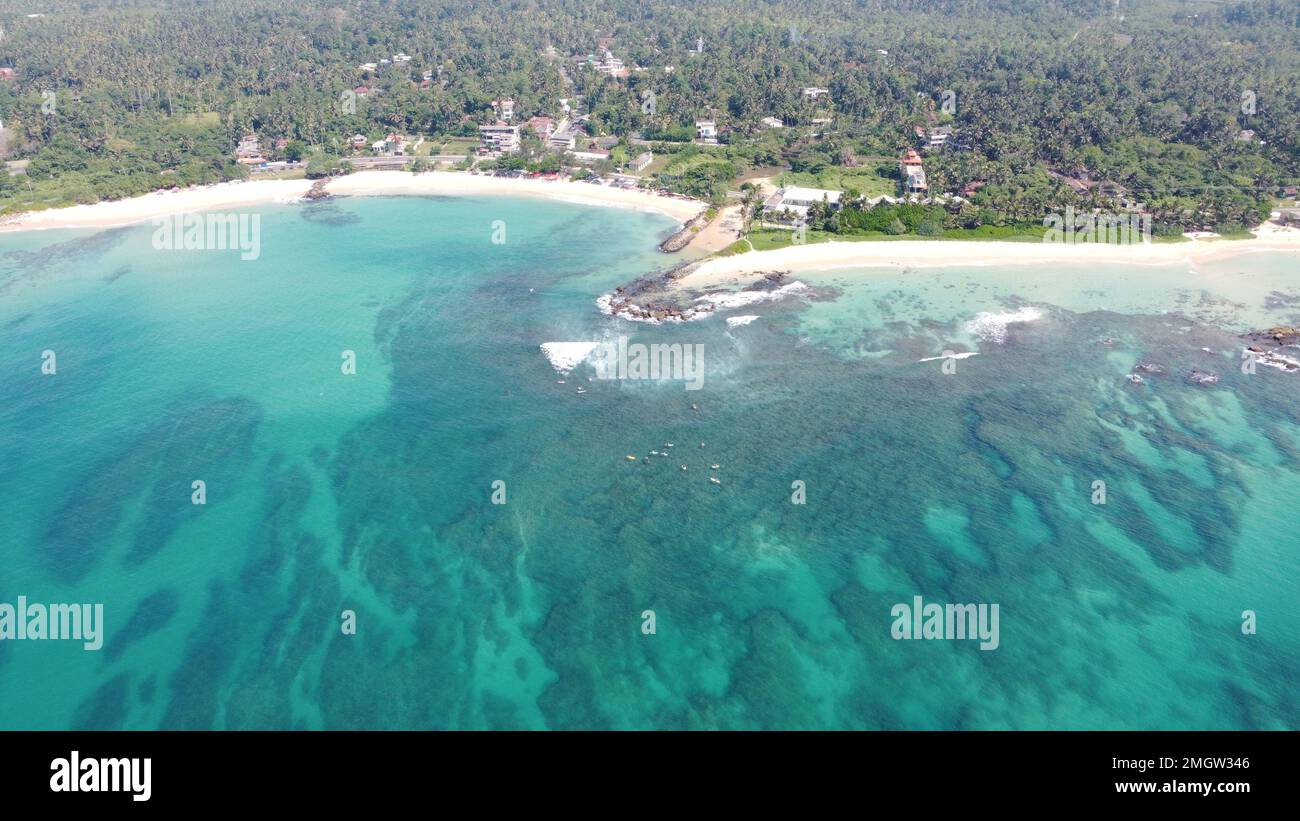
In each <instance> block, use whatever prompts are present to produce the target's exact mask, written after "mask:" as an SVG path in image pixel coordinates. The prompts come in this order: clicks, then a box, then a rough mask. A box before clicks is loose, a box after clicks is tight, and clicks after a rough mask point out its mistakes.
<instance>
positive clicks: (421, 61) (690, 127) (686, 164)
mask: <svg viewBox="0 0 1300 821" xmlns="http://www.w3.org/2000/svg"><path fill="white" fill-rule="evenodd" d="M591 46H592V47H591V48H590V49H589V50H586V51H582V52H574V53H570V54H568V55H564V54H562V53H561V52H560V51H559V50H557V49H556V48H554V47H553V46H548V47H546V48H545V49H544V51H543V52H542V54H541V57H542V58H543V59H544V60H545V62H546V63H547V64H548V65H549V66H550V67H551V68H552V69H553V70H554V71H555V72H557V74H558V76H559V77H560V79H561V84H560V87H561V88H564V89H568V91H566V92H564V93H565V95H566V96H555V97H551V96H549V95H547V96H532V95H528V96H527V99H525V98H523V97H520V98H516V97H515V96H512V95H510V94H504V93H500V90H498V92H497V93H495V95H494V96H492V97H491V98H490V99H488V98H487V97H486V95H485V96H484V97H483V98H480V99H481V102H474V103H467V104H465V110H464V112H463V113H461V114H459V117H458V119H457V120H456V122H454V123H453V127H452V128H450V129H443V130H441V131H440V132H438V133H434V132H428V133H419V132H415V131H409V130H404V129H400V128H391V127H390V128H384V129H376V128H375V120H374V119H373V118H372V117H371V116H369V113H368V112H369V111H370V110H371V109H372V108H380V109H382V108H383V107H384V106H385V105H386V100H387V99H388V98H389V97H392V96H394V95H398V94H402V95H405V94H412V95H415V96H414V98H413V99H415V100H417V101H418V100H420V99H422V97H421V95H433V94H434V93H435V92H437V91H438V90H441V89H445V88H447V87H449V85H450V84H451V82H452V80H453V78H454V77H455V73H456V68H455V66H454V65H453V64H451V63H450V62H448V61H445V60H439V59H438V58H437V56H436V55H430V54H409V53H407V52H406V51H403V50H400V49H399V50H394V51H392V52H391V53H387V54H372V55H370V56H369V57H368V58H366V59H363V60H362V61H360V62H358V63H356V64H355V67H354V69H353V79H352V80H351V81H350V87H349V88H346V89H344V90H343V91H342V93H341V94H340V97H339V100H338V105H339V107H340V109H341V110H342V111H343V112H344V113H346V114H348V115H349V117H350V119H353V120H355V121H356V123H357V125H365V126H368V127H366V128H359V129H358V130H355V131H347V132H337V131H333V132H330V131H326V132H322V133H321V134H320V135H319V137H318V138H316V139H312V140H299V139H292V138H291V137H290V136H288V135H286V134H285V133H283V130H282V129H276V128H275V127H274V126H272V125H270V124H269V123H268V124H258V123H250V125H252V126H253V127H252V128H250V129H248V130H241V131H240V132H238V134H239V136H238V138H237V142H236V143H235V144H234V146H233V147H232V149H231V153H230V160H231V161H232V163H233V165H234V167H236V168H238V169H241V170H240V171H239V175H241V176H244V177H246V178H249V179H292V178H295V177H307V178H310V179H320V178H323V177H331V176H337V175H339V174H346V173H350V172H354V171H403V172H408V173H417V174H419V173H429V172H446V171H455V172H462V173H467V174H470V175H491V176H497V177H510V178H525V177H526V178H530V179H539V180H543V181H554V180H561V179H563V180H572V181H579V182H583V183H586V184H590V185H593V186H606V187H611V188H617V189H624V190H643V191H647V192H649V193H652V194H655V195H658V196H662V197H670V198H676V199H693V200H698V201H700V202H701V204H702V205H705V206H707V207H708V215H707V216H708V218H707V219H705V220H702V221H700V222H699V223H697V224H693V225H692V226H690V229H689V231H688V235H686V236H683V237H678V238H675V239H674V240H673V241H672V242H671V243H668V245H669V247H667V248H665V250H678V249H679V248H680V247H685V245H687V244H692V245H694V246H695V247H697V248H701V249H703V250H705V251H708V252H720V251H724V250H725V251H729V252H731V253H743V252H745V251H748V250H764V249H768V248H773V247H780V246H782V245H788V244H793V243H801V242H805V241H824V240H826V239H830V238H840V239H844V238H850V237H860V238H871V237H872V236H880V237H886V236H890V235H893V236H898V235H903V234H908V235H914V236H916V237H918V238H936V237H944V238H963V237H968V236H969V237H971V238H981V239H989V238H1000V239H1023V238H1028V237H1030V235H1032V234H1035V233H1037V234H1041V225H1040V221H1041V219H1042V213H1043V212H1042V209H1041V205H1040V208H1039V210H1037V211H1035V210H1034V209H1033V208H1032V207H1027V208H1026V209H1025V213H1020V214H1007V213H1005V212H1006V210H1007V206H1006V202H1007V201H1006V197H1007V185H1006V184H1005V181H1004V180H999V179H992V178H990V177H991V175H990V174H989V173H988V172H987V170H986V169H983V168H982V167H981V165H980V163H978V162H967V161H966V160H964V159H963V156H964V155H968V154H969V153H970V152H971V151H972V143H971V140H970V139H969V137H968V135H967V134H965V133H964V132H963V130H962V128H961V124H960V121H959V119H958V118H957V117H956V116H955V109H954V107H953V106H951V105H950V100H948V99H947V98H946V92H943V93H939V92H936V93H935V94H926V93H924V92H917V93H916V99H915V103H914V105H913V107H912V111H911V113H910V114H909V115H907V117H906V118H905V119H901V120H898V121H894V122H889V123H886V126H887V128H888V129H889V130H890V131H891V132H892V133H896V134H898V135H899V136H898V137H897V139H895V140H894V141H893V143H892V145H891V146H889V148H887V149H885V150H882V149H881V147H880V143H881V141H880V139H879V138H878V137H877V138H875V139H874V142H873V144H872V145H869V146H867V147H866V148H864V147H863V146H864V145H866V143H867V142H868V141H867V140H865V139H864V135H863V134H862V132H861V131H860V126H859V125H858V122H859V119H860V116H861V112H860V111H854V112H852V114H848V113H846V112H845V111H843V110H842V106H843V104H844V103H845V100H844V98H843V95H844V92H843V87H842V80H843V76H844V75H845V74H846V73H851V72H852V71H854V70H857V69H860V68H861V67H862V66H863V65H864V64H865V61H866V60H876V61H880V62H881V63H888V62H889V61H891V60H895V59H897V57H898V53H897V52H896V51H895V52H893V53H891V50H890V49H889V48H883V47H882V48H876V49H875V50H874V54H869V55H867V56H866V57H865V58H864V59H863V60H856V61H854V60H851V61H846V62H845V63H844V65H843V66H842V68H834V67H828V69H827V70H826V71H825V72H824V74H823V76H820V77H818V78H817V80H819V81H820V82H815V83H811V84H808V85H803V86H798V87H796V88H795V89H793V91H794V92H797V93H796V94H795V96H794V99H795V100H796V101H797V103H796V104H795V105H794V107H793V108H789V107H787V108H783V109H781V110H773V109H772V108H767V109H763V108H759V109H754V110H748V111H746V112H744V113H743V114H738V113H737V112H735V111H734V110H732V109H731V108H730V107H729V106H728V105H727V104H726V101H724V100H717V101H715V102H713V104H711V105H706V106H704V107H700V108H696V109H695V110H693V111H691V110H687V111H682V110H674V111H672V112H671V113H669V112H668V111H661V110H660V109H661V108H664V109H666V108H668V106H662V107H661V106H659V105H658V103H659V102H660V101H659V100H658V98H657V97H656V96H655V94H654V92H653V90H652V89H653V88H654V87H655V81H659V80H662V79H663V78H671V77H673V76H674V75H675V73H676V72H678V70H679V68H680V65H679V64H675V63H674V62H665V63H662V64H658V65H641V64H638V63H637V62H636V61H634V60H630V59H625V58H624V56H622V55H621V49H620V44H619V40H618V38H616V37H615V36H613V35H611V34H609V33H603V32H600V31H599V30H597V31H596V32H595V34H594V36H593V38H592V41H591ZM412 50H413V51H415V50H416V49H414V47H412ZM680 56H681V55H680V54H678V57H680ZM709 56H710V49H709V44H708V43H707V42H706V40H705V39H704V38H703V37H699V38H696V39H695V41H694V43H693V47H691V48H690V49H689V50H688V52H687V55H686V60H706V59H708V57H709ZM19 79H20V74H19V72H18V70H17V69H16V68H14V67H9V66H5V67H0V83H15V82H17V81H18V80H19ZM611 97H612V98H618V97H623V98H628V97H630V98H632V99H633V100H637V101H640V103H641V105H640V108H641V112H642V114H643V115H644V116H643V117H642V118H640V120H639V121H638V125H637V126H636V127H635V128H627V129H623V128H620V127H617V126H614V125H613V124H611V122H610V120H609V117H608V112H607V109H608V105H609V103H608V100H609V99H610V98H611ZM602 103H603V105H605V107H606V108H605V110H604V116H602V113H601V112H598V111H595V110H593V108H595V107H598V106H600V105H601V104H602ZM3 133H4V132H3V123H0V137H3ZM1236 140H1237V142H1238V143H1240V144H1243V145H1255V144H1262V143H1261V142H1260V141H1259V140H1258V139H1257V137H1256V136H1255V132H1254V131H1253V130H1250V129H1242V130H1241V131H1240V132H1239V133H1238V134H1237V136H1236ZM28 162H30V161H29V160H11V161H8V162H7V163H6V165H7V168H8V171H9V173H10V175H11V176H16V175H21V174H23V173H24V171H25V168H26V166H27V164H28ZM1038 171H1039V172H1040V173H1041V176H1042V179H1043V180H1044V181H1045V185H1047V186H1051V187H1052V188H1053V189H1054V192H1055V193H1053V194H1051V195H1049V196H1046V197H1044V196H1042V195H1040V200H1041V204H1042V205H1046V204H1050V203H1051V202H1053V200H1055V201H1058V202H1059V201H1060V200H1061V199H1062V198H1068V199H1072V200H1075V201H1076V202H1075V203H1074V204H1072V205H1071V207H1072V208H1073V211H1072V215H1080V218H1081V219H1082V218H1089V217H1096V218H1101V219H1109V220H1112V221H1114V220H1115V217H1116V215H1119V216H1120V218H1122V219H1127V218H1128V217H1130V216H1131V217H1134V218H1136V220H1137V221H1138V222H1137V224H1140V220H1141V219H1142V218H1146V219H1147V224H1149V223H1150V217H1151V209H1150V208H1149V206H1148V204H1147V203H1146V202H1145V201H1144V199H1145V198H1144V197H1143V196H1142V195H1141V194H1140V193H1139V192H1134V191H1130V190H1129V189H1128V188H1127V187H1126V186H1125V185H1123V184H1121V183H1119V182H1116V181H1115V180H1112V179H1107V178H1104V177H1102V176H1101V175H1099V174H1097V173H1095V172H1092V171H1090V170H1089V169H1088V168H1086V167H1084V166H1082V165H1080V164H1075V165H1072V166H1066V165H1062V166H1060V167H1049V166H1047V165H1044V166H1043V167H1041V168H1040V169H1038ZM172 173H174V172H173V171H170V170H166V171H163V172H162V174H163V175H167V174H172ZM180 187H181V184H180V183H179V182H178V183H177V186H176V188H177V189H179V188H180ZM990 191H996V192H997V193H998V197H997V198H993V199H990V198H989V197H988V196H986V195H987V194H988V193H989V192H990ZM1275 194H1276V197H1277V207H1276V209H1275V210H1274V211H1273V213H1272V214H1271V217H1272V219H1273V220H1274V221H1275V222H1276V223H1277V224H1279V225H1284V226H1285V225H1300V200H1297V193H1296V186H1295V185H1282V186H1279V187H1278V189H1277V191H1276V192H1275ZM1057 207H1058V208H1059V206H1057ZM1193 228H1194V229H1195V230H1193V231H1192V233H1193V235H1200V236H1212V235H1214V231H1215V229H1216V226H1215V225H1211V224H1203V225H1196V226H1193ZM810 237H811V239H810Z"/></svg>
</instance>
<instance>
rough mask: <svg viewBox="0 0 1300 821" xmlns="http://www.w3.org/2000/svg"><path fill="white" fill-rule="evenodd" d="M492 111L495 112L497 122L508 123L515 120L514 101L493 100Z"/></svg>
mask: <svg viewBox="0 0 1300 821" xmlns="http://www.w3.org/2000/svg"><path fill="white" fill-rule="evenodd" d="M492 110H493V111H495V112H496V114H497V119H498V120H504V121H505V122H510V121H511V120H513V119H514V118H515V101H514V100H493V101H492Z"/></svg>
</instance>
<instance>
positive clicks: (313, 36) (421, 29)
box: [0, 0, 1300, 229]
mask: <svg viewBox="0 0 1300 821" xmlns="http://www.w3.org/2000/svg"><path fill="white" fill-rule="evenodd" d="M33 15H39V16H33ZM0 26H2V27H3V35H2V36H0V70H6V69H12V72H9V71H5V72H4V76H3V77H0V121H2V122H3V126H4V130H3V132H0V152H2V153H3V154H4V157H5V159H8V160H30V162H29V163H28V164H27V165H26V173H25V174H16V175H12V176H11V175H6V174H0V198H3V205H0V207H2V208H4V209H5V210H10V211H12V210H17V209H20V208H31V207H41V206H43V205H50V204H62V203H67V202H76V201H81V202H88V201H95V200H98V199H104V198H117V197H122V196H127V195H131V194H135V193H140V192H143V191H147V190H151V189H155V188H159V187H170V186H172V185H178V184H179V185H185V184H190V183H199V182H210V181H216V180H222V179H230V178H234V177H238V176H241V175H244V174H245V173H246V172H245V171H244V169H243V168H241V167H240V166H238V165H237V164H236V163H235V162H234V156H233V153H232V152H233V149H234V146H235V145H236V143H237V142H238V140H239V137H240V135H242V134H244V133H248V132H256V133H257V134H258V135H259V136H261V137H262V138H263V142H264V144H271V143H272V142H273V141H274V140H275V139H276V138H284V139H285V140H287V141H288V144H287V145H285V147H284V148H282V149H281V152H285V151H288V152H294V153H295V154H296V153H303V152H305V153H307V154H308V155H309V156H312V157H314V158H316V159H317V160H320V161H326V162H328V161H329V159H330V158H332V157H337V156H339V155H342V154H344V153H345V152H346V150H347V149H346V141H347V139H348V138H349V137H350V136H351V135H353V134H355V133H360V134H364V135H367V136H373V135H380V136H382V135H383V134H384V133H385V132H387V131H393V130H396V131H402V132H410V133H421V134H426V135H430V136H439V135H447V136H450V135H465V136H470V135H473V134H475V133H476V127H477V124H478V123H479V122H486V121H490V120H491V119H492V118H493V113H492V108H491V101H492V100H493V99H495V98H498V97H511V98H513V99H514V100H515V101H516V105H515V119H516V121H519V120H521V119H525V118H527V117H529V116H532V115H536V114H549V115H553V116H554V115H557V112H558V107H559V100H560V99H562V98H566V99H570V100H572V101H575V102H576V103H578V104H581V105H582V107H583V110H585V111H587V112H588V113H590V115H591V128H590V130H591V131H592V133H593V135H599V134H609V135H614V136H618V137H623V138H626V137H628V136H629V135H631V134H634V133H636V134H641V135H644V136H646V137H650V138H661V139H663V140H665V143H664V144H663V145H662V146H660V149H661V151H665V152H671V151H678V150H681V149H682V148H683V145H682V144H678V145H672V144H671V143H669V142H668V141H669V140H671V139H674V138H675V139H680V138H681V136H683V135H685V136H688V137H689V136H692V135H693V124H694V121H695V120H696V119H697V118H709V119H713V120H716V121H717V122H718V124H719V126H720V128H721V130H722V137H721V139H722V142H723V145H722V146H719V147H718V148H716V149H711V151H712V153H710V154H709V155H708V156H707V157H705V158H703V159H702V161H696V162H690V163H683V164H680V166H679V167H684V169H685V170H683V171H681V173H678V174H673V173H664V174H662V175H661V178H660V179H659V180H658V181H657V182H658V184H665V185H670V186H672V187H676V188H677V189H678V190H689V191H692V192H693V193H697V194H701V195H704V196H710V197H714V198H717V197H720V196H722V194H723V193H724V192H725V191H726V189H727V188H728V187H734V185H735V184H736V182H737V180H738V179H740V178H741V177H742V176H743V175H744V174H745V173H746V172H747V171H750V170H751V169H754V168H772V167H779V168H788V169H793V170H795V171H808V172H812V173H816V172H820V171H824V170H825V169H827V168H842V167H870V166H871V164H872V163H873V162H875V163H879V164H880V165H881V167H882V168H884V166H885V165H886V164H887V161H888V160H889V159H890V158H893V157H896V156H898V154H899V152H900V151H902V150H904V149H905V148H907V147H910V146H912V145H914V144H915V139H916V137H915V131H914V129H915V128H916V127H918V126H922V127H930V126H934V125H937V124H951V125H952V126H953V127H954V128H955V133H956V135H957V137H956V138H955V139H954V141H953V144H952V145H950V146H948V147H946V148H945V149H944V150H942V151H936V152H933V153H929V154H927V156H926V169H927V171H928V173H929V175H930V181H931V190H933V191H957V190H958V189H960V188H961V187H962V186H965V185H967V184H969V183H973V182H974V183H980V184H982V187H980V188H979V191H978V193H977V194H975V195H974V196H973V197H971V199H973V200H974V205H973V207H974V208H976V209H977V210H976V211H974V212H973V213H972V214H970V215H967V217H966V218H967V219H968V220H972V221H974V222H1006V221H1017V220H1033V219H1038V218H1039V217H1041V215H1042V214H1043V213H1045V212H1047V211H1049V210H1053V209H1058V208H1061V207H1063V206H1064V205H1065V204H1073V203H1076V202H1078V203H1079V204H1092V205H1105V204H1106V203H1104V202H1098V198H1100V197H1104V196H1106V189H1105V188H1104V187H1098V188H1096V189H1094V190H1091V191H1084V192H1082V193H1080V192H1079V191H1078V190H1077V186H1076V188H1071V187H1070V185H1068V184H1067V178H1073V179H1088V180H1094V181H1097V180H1105V181H1108V182H1113V183H1115V184H1117V185H1118V186H1122V187H1123V190H1125V191H1127V192H1128V193H1129V194H1130V195H1131V196H1132V197H1133V198H1135V199H1138V200H1140V201H1141V202H1142V203H1143V204H1144V206H1145V207H1146V208H1148V209H1150V210H1151V211H1152V212H1153V214H1154V215H1155V217H1156V221H1157V224H1158V225H1162V226H1164V227H1166V228H1167V229H1175V228H1192V227H1201V226H1207V225H1212V226H1240V225H1253V224H1255V223H1257V222H1259V221H1260V220H1261V219H1262V218H1263V217H1265V216H1266V215H1267V211H1268V209H1269V207H1270V206H1271V204H1272V202H1273V199H1272V198H1273V196H1274V194H1275V193H1276V192H1277V190H1278V189H1279V187H1280V186H1283V185H1286V184H1294V183H1295V182H1296V181H1297V179H1300V146H1298V145H1297V139H1298V138H1300V83H1298V82H1297V79H1298V78H1300V4H1297V3H1296V2H1293V1H1288V0H1254V1H1252V0H1242V1H1241V2H1235V3H1234V2H1200V1H1198V0H1141V1H1140V2H1139V1H1138V0H1118V1H1117V0H1068V1H1067V0H1057V1H1056V2H1053V1H1052V0H857V1H856V2H855V1H854V0H649V1H647V0H603V1H602V2H596V0H504V1H502V0H491V1H490V2H480V0H412V2H400V1H399V0H239V1H238V2H234V0H210V1H209V2H201V1H196V2H163V1H162V0H82V1H81V2H68V1H67V0H40V2H37V0H10V1H9V2H8V3H6V11H4V12H0ZM701 44H702V45H703V48H702V49H700V48H699V46H700V45H701ZM604 47H608V48H609V49H610V50H611V51H612V52H614V53H615V54H616V55H617V56H618V57H619V58H621V59H622V60H623V61H624V62H625V63H626V65H627V66H628V67H630V68H632V70H631V71H630V72H629V74H628V76H626V77H610V76H608V75H606V74H603V73H600V72H598V71H595V70H593V69H592V68H591V67H590V66H588V65H585V64H584V63H582V62H580V61H577V60H574V59H573V56H574V55H580V56H585V55H588V54H593V53H595V54H600V53H603V48H604ZM398 53H405V54H408V55H410V56H411V59H410V61H409V62H399V63H393V64H389V65H383V66H382V67H380V68H377V69H376V70H374V71H366V70H361V69H359V66H360V65H362V64H364V63H370V62H379V61H380V59H381V58H386V57H389V56H391V55H394V54H398ZM669 67H671V69H669ZM637 68H641V69H644V70H636V69H637ZM426 78H431V79H429V80H426ZM358 85H365V86H367V87H368V89H370V91H369V93H367V94H365V95H364V96H363V97H361V98H355V99H354V102H355V105H351V104H349V102H350V99H349V91H350V90H351V89H353V88H354V87H356V86H358ZM809 86H816V87H824V88H827V89H829V94H828V95H826V96H823V97H819V98H812V97H810V96H809V95H807V94H805V93H803V89H804V88H805V87H809ZM651 93H653V98H654V102H655V105H653V106H647V105H645V101H646V100H647V99H649V97H650V95H651ZM766 117H776V118H779V119H781V120H782V121H783V122H784V123H785V124H786V126H787V127H786V128H783V129H779V130H768V129H765V128H764V126H763V125H762V120H763V118H766ZM827 118H829V122H824V120H826V119H827ZM686 150H689V151H693V150H695V148H694V147H693V146H692V147H689V148H686ZM670 168H671V167H670Z"/></svg>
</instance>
